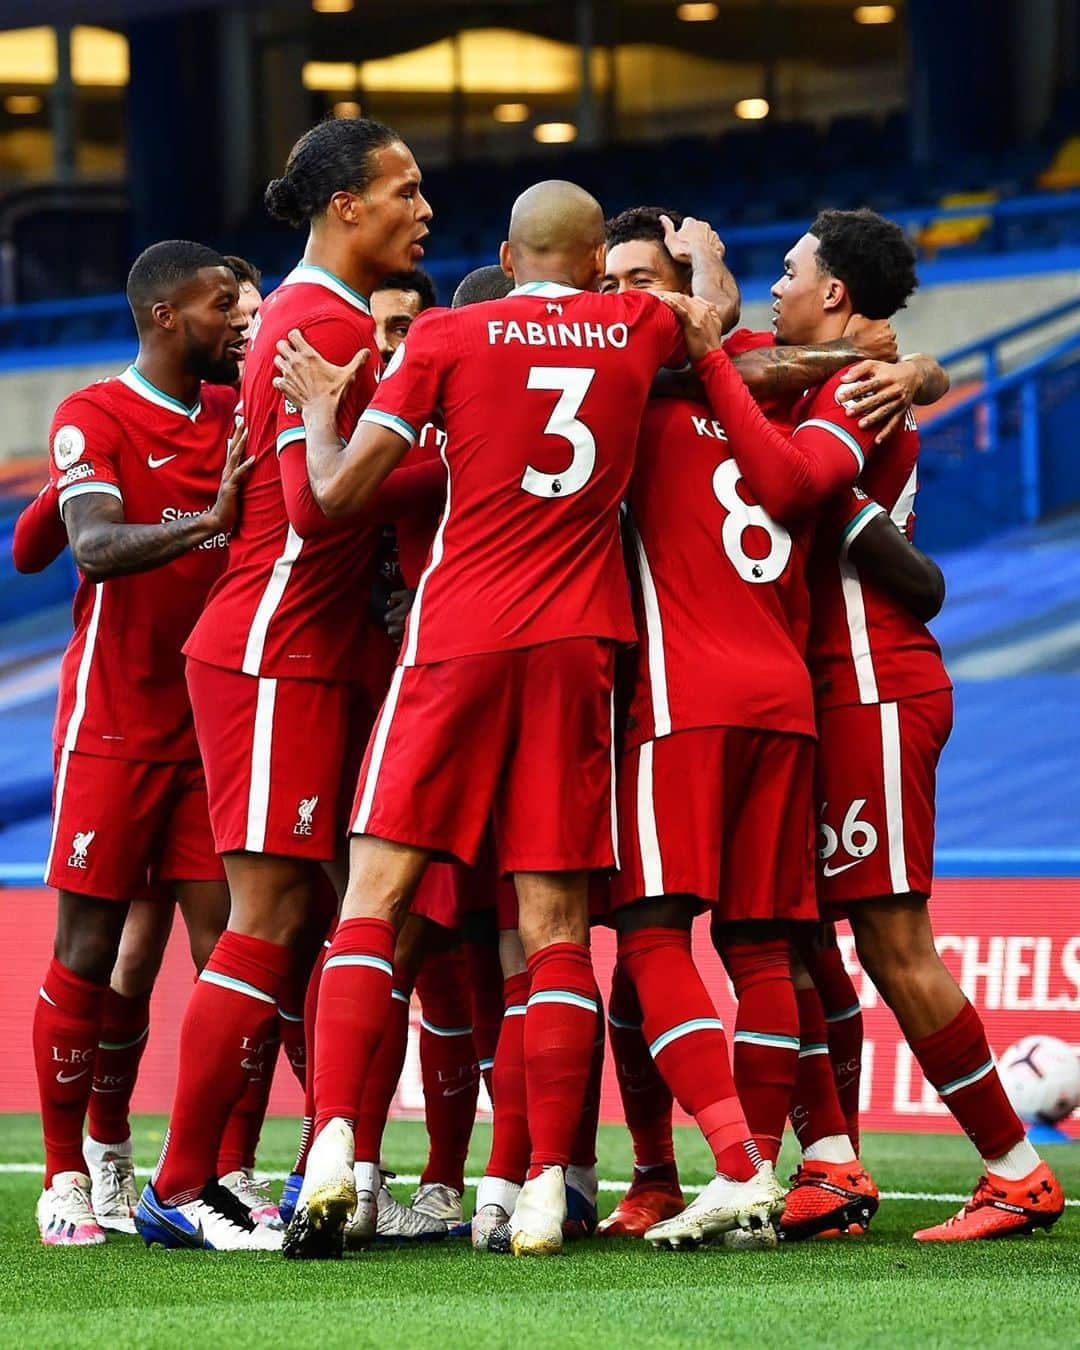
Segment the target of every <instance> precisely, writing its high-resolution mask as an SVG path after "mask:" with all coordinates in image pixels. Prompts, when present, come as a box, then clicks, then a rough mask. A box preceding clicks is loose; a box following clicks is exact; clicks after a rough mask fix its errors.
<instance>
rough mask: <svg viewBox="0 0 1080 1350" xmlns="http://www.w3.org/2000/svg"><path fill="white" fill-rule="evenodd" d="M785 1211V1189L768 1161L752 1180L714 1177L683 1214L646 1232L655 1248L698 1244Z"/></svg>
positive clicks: (761, 1225) (766, 1223)
mask: <svg viewBox="0 0 1080 1350" xmlns="http://www.w3.org/2000/svg"><path fill="white" fill-rule="evenodd" d="M783 1212H784V1188H783V1186H781V1185H780V1182H779V1181H778V1180H777V1178H776V1172H775V1171H774V1170H773V1166H772V1163H768V1162H767V1163H763V1164H762V1165H761V1167H760V1168H759V1169H758V1171H757V1172H756V1173H755V1175H754V1176H753V1177H751V1178H750V1180H749V1181H732V1180H731V1178H730V1177H724V1176H717V1177H713V1179H712V1181H710V1182H709V1184H708V1185H707V1186H706V1187H705V1189H704V1190H703V1191H702V1192H701V1194H700V1195H699V1196H697V1197H696V1198H695V1199H693V1200H692V1201H691V1202H690V1204H688V1205H687V1207H686V1208H685V1209H684V1210H683V1212H682V1213H681V1214H676V1215H675V1217H674V1218H673V1219H664V1220H663V1221H662V1222H661V1223H654V1224H653V1226H652V1227H651V1228H650V1229H648V1230H647V1232H646V1233H645V1241H646V1242H651V1243H652V1245H653V1246H654V1247H683V1246H686V1247H696V1246H697V1245H698V1244H699V1243H702V1242H709V1241H711V1240H712V1239H713V1238H721V1237H722V1236H723V1235H724V1234H725V1233H729V1232H731V1231H732V1230H733V1229H735V1228H742V1229H748V1230H753V1229H758V1228H765V1227H768V1226H769V1225H771V1223H772V1221H773V1220H774V1219H779V1217H780V1215H781V1214H782V1213H783ZM768 1245H771V1244H768Z"/></svg>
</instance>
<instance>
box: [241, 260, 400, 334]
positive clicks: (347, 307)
mask: <svg viewBox="0 0 1080 1350" xmlns="http://www.w3.org/2000/svg"><path fill="white" fill-rule="evenodd" d="M298 274H299V275H298ZM256 318H257V320H258V321H259V327H260V328H263V327H266V326H272V327H274V328H275V329H286V330H287V329H288V328H300V327H302V328H303V329H304V330H305V331H307V330H308V329H310V328H312V327H314V326H315V325H317V324H344V325H346V326H348V327H350V328H353V329H355V330H356V331H359V332H364V331H366V330H367V329H369V328H373V327H374V320H373V319H372V317H371V306H370V305H369V304H368V302H367V301H366V300H365V299H364V297H363V296H362V295H360V294H358V293H357V292H356V291H353V290H351V288H350V287H348V286H346V285H345V284H344V282H338V280H337V278H336V277H331V276H330V274H329V273H326V280H325V281H323V279H322V278H321V277H320V276H317V275H313V276H311V277H309V276H307V275H306V273H302V272H301V269H299V268H298V269H296V270H295V271H294V272H291V273H290V274H289V276H287V277H286V278H285V280H284V281H282V283H281V285H280V286H278V287H277V288H276V289H275V290H273V291H271V293H270V294H269V295H268V296H267V297H266V299H265V300H264V301H263V304H262V306H261V307H260V309H259V313H258V315H257V316H256Z"/></svg>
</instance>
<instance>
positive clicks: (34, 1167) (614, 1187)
mask: <svg viewBox="0 0 1080 1350" xmlns="http://www.w3.org/2000/svg"><path fill="white" fill-rule="evenodd" d="M41 1168H42V1164H41V1163H0V1176H3V1175H10V1176H24V1175H30V1174H32V1173H36V1172H40V1171H41ZM135 1171H136V1173H137V1175H139V1176H141V1177H148V1176H149V1175H150V1173H151V1172H152V1171H153V1168H150V1167H136V1169H135ZM257 1175H258V1179H259V1180H260V1181H263V1180H265V1181H284V1180H285V1179H286V1177H288V1176H289V1175H290V1174H289V1173H288V1172H263V1171H261V1170H260V1171H258V1174H257ZM387 1175H388V1176H389V1177H390V1179H391V1180H392V1181H396V1182H397V1183H398V1185H400V1186H418V1185H419V1184H420V1178H419V1176H414V1175H412V1174H410V1173H406V1172H399V1173H397V1174H396V1175H394V1174H392V1173H388V1174H387ZM479 1181H480V1178H479V1177H466V1178H465V1185H466V1186H476V1185H477V1184H478V1183H479ZM629 1185H630V1182H629V1179H627V1180H625V1181H613V1180H611V1179H609V1178H606V1177H605V1178H602V1179H601V1180H600V1181H598V1182H597V1186H598V1188H599V1189H600V1190H602V1191H616V1192H618V1193H619V1194H620V1195H621V1194H622V1192H623V1191H625V1190H626V1188H627V1187H628V1186H629ZM682 1188H683V1191H684V1192H685V1194H687V1195H700V1194H701V1192H702V1191H703V1190H704V1189H705V1187H704V1186H702V1185H698V1184H696V1183H694V1182H683V1187H682ZM881 1198H882V1200H938V1201H940V1202H941V1204H943V1205H944V1204H949V1205H959V1204H963V1203H964V1201H966V1200H970V1199H971V1193H970V1191H969V1192H967V1193H966V1194H964V1195H961V1194H960V1193H959V1192H957V1193H955V1194H954V1193H953V1192H951V1191H882V1192H881ZM1065 1203H1066V1205H1068V1206H1069V1207H1070V1208H1075V1207H1076V1206H1078V1205H1080V1200H1066V1201H1065Z"/></svg>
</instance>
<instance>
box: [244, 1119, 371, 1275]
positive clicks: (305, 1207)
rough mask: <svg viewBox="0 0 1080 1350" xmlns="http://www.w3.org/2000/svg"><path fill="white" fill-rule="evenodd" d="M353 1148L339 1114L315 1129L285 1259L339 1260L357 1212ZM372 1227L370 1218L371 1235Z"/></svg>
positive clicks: (348, 1129)
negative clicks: (320, 1128) (350, 1222)
mask: <svg viewBox="0 0 1080 1350" xmlns="http://www.w3.org/2000/svg"><path fill="white" fill-rule="evenodd" d="M353 1148H354V1142H353V1127H352V1126H351V1125H350V1124H349V1122H348V1121H347V1120H344V1119H343V1118H342V1117H341V1116H335V1117H334V1119H333V1120H331V1121H329V1122H328V1123H327V1124H326V1125H325V1126H324V1127H323V1129H322V1130H320V1131H319V1134H318V1136H317V1138H316V1139H315V1142H314V1143H313V1144H312V1146H311V1152H310V1153H309V1154H308V1158H307V1168H306V1171H305V1173H304V1184H303V1186H301V1188H300V1194H299V1196H297V1199H296V1213H295V1214H294V1215H293V1217H292V1222H291V1223H290V1224H289V1227H288V1229H287V1230H286V1233H285V1242H284V1245H283V1247H282V1251H283V1253H284V1255H285V1256H286V1257H287V1258H288V1259H289V1260H294V1261H305V1260H315V1261H325V1260H327V1259H331V1258H335V1257H340V1256H341V1254H342V1249H343V1246H344V1241H345V1225H346V1224H347V1223H348V1222H349V1219H350V1217H353V1216H355V1215H356V1213H357V1193H356V1182H355V1180H354V1179H353ZM374 1199H375V1197H374V1195H372V1196H371V1200H372V1201H374ZM374 1226H375V1224H374V1215H372V1223H371V1228H372V1233H373V1234H374ZM266 1231H270V1230H266ZM369 1240H370V1239H369Z"/></svg>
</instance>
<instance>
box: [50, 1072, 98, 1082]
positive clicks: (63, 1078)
mask: <svg viewBox="0 0 1080 1350" xmlns="http://www.w3.org/2000/svg"><path fill="white" fill-rule="evenodd" d="M89 1072H90V1070H89V1069H81V1070H80V1071H79V1072H78V1073H58V1074H57V1075H56V1081H57V1082H58V1083H74V1081H75V1080H76V1078H85V1077H86V1075H87V1074H88V1073H89Z"/></svg>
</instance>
